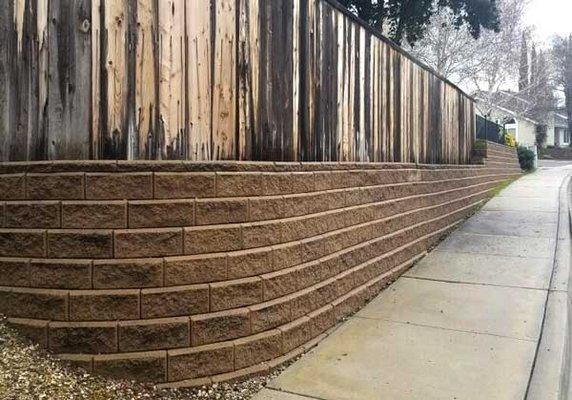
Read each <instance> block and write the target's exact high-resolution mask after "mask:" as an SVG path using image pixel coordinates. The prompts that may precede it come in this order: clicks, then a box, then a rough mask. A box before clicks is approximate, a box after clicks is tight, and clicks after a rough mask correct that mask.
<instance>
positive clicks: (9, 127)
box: [0, 1, 18, 160]
mask: <svg viewBox="0 0 572 400" xmlns="http://www.w3.org/2000/svg"><path fill="white" fill-rule="evenodd" d="M17 36H18V32H17V27H16V24H15V3H14V1H7V2H6V4H5V5H4V6H3V7H0V37H1V38H2V40H0V160H11V159H12V158H11V152H10V145H11V143H12V139H13V136H12V135H13V134H12V132H14V131H15V127H16V122H15V118H16V112H15V95H16V79H15V70H16V68H15V64H16V63H15V60H16V57H15V54H16V44H17Z"/></svg>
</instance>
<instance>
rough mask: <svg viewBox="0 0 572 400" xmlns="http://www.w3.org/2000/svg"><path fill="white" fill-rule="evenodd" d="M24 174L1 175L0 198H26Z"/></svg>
mask: <svg viewBox="0 0 572 400" xmlns="http://www.w3.org/2000/svg"><path fill="white" fill-rule="evenodd" d="M25 189H26V181H25V177H24V174H14V175H12V174H11V175H8V174H6V175H0V200H18V199H25V198H26V190H25Z"/></svg>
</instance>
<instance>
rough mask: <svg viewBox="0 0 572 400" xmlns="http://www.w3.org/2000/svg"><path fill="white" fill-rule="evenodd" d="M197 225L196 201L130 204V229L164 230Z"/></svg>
mask: <svg viewBox="0 0 572 400" xmlns="http://www.w3.org/2000/svg"><path fill="white" fill-rule="evenodd" d="M194 224H195V202H194V200H147V201H131V202H129V227H130V228H162V227H172V226H192V225H194Z"/></svg>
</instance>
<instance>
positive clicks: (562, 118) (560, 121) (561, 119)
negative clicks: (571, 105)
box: [554, 113, 568, 128]
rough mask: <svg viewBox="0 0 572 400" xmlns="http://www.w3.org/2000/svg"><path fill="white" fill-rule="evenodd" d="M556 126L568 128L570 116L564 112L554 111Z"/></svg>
mask: <svg viewBox="0 0 572 400" xmlns="http://www.w3.org/2000/svg"><path fill="white" fill-rule="evenodd" d="M554 126H557V127H559V128H568V117H567V116H566V115H563V114H559V113H554Z"/></svg>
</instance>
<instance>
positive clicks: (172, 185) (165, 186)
mask: <svg viewBox="0 0 572 400" xmlns="http://www.w3.org/2000/svg"><path fill="white" fill-rule="evenodd" d="M214 196H215V174H211V173H157V174H155V198H157V199H194V198H197V197H198V198H201V197H214Z"/></svg>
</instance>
